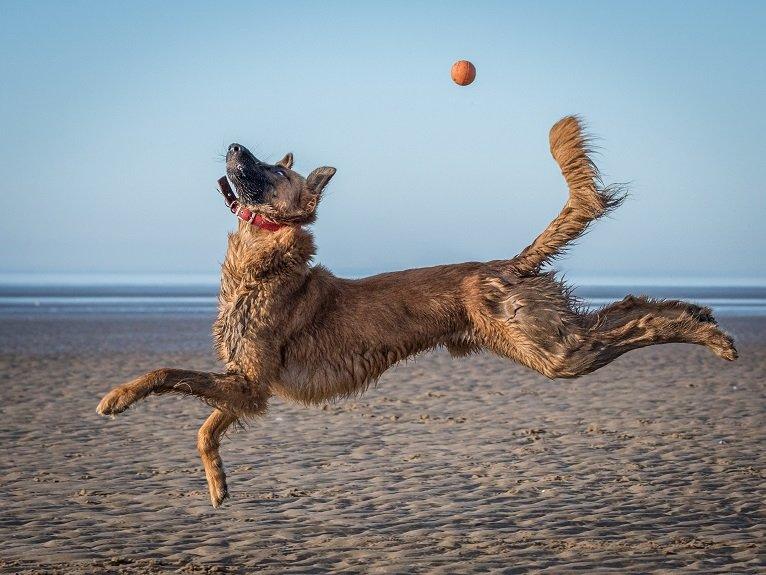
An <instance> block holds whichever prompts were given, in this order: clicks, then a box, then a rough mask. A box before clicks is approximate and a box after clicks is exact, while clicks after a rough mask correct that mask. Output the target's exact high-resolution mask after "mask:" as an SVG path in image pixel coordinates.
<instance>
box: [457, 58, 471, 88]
mask: <svg viewBox="0 0 766 575" xmlns="http://www.w3.org/2000/svg"><path fill="white" fill-rule="evenodd" d="M475 78H476V67H475V66H474V65H473V64H471V63H470V62H469V61H468V60H458V61H457V62H455V63H454V64H452V79H453V80H454V81H455V84H458V85H460V86H467V85H468V84H470V83H471V82H473V81H474V79H475Z"/></svg>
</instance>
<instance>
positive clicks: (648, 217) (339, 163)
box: [0, 0, 766, 280]
mask: <svg viewBox="0 0 766 575" xmlns="http://www.w3.org/2000/svg"><path fill="white" fill-rule="evenodd" d="M123 4H124V5H123ZM764 28H766V3H763V2H726V3H723V2H673V3H666V2H643V1H642V2H619V3H612V2H560V3H559V2H544V3H542V2H497V3H495V2H471V3H467V2H466V3H444V2H438V3H437V2H399V3H397V2H385V3H383V2H381V3H372V2H338V3H333V2H330V3H327V2H322V3H315V2H279V3H258V2H236V1H232V0H230V1H227V2H224V3H220V2H216V3H213V2H209V3H197V2H172V1H168V2H163V3H143V2H138V1H136V2H130V3H116V2H78V1H70V2H21V1H10V0H9V1H5V2H1V3H0V53H2V54H3V56H2V58H0V173H2V181H0V272H2V273H9V272H26V273H33V274H37V273H39V274H43V275H44V274H51V273H64V272H65V273H86V272H87V273H148V274H153V273H195V274H211V275H215V274H216V273H217V272H218V270H219V266H220V262H221V261H222V259H223V256H224V252H225V249H226V235H227V232H229V231H231V230H232V229H234V227H235V221H234V218H233V216H232V215H231V214H230V213H228V212H227V210H226V208H225V207H224V204H223V202H222V200H221V198H220V196H219V195H218V193H217V192H216V188H215V182H216V179H217V178H218V177H220V176H221V175H222V174H223V173H224V164H223V154H224V153H225V151H226V148H227V146H228V144H229V143H231V142H240V143H242V144H244V145H246V146H248V147H249V148H250V149H251V150H252V151H253V152H254V153H255V154H256V155H257V156H258V157H260V158H261V159H263V160H266V161H270V162H274V161H276V160H278V159H279V158H281V157H282V156H283V155H284V154H285V153H286V152H288V151H291V152H293V153H294V154H295V158H296V164H295V169H297V170H298V171H299V172H301V173H303V174H307V173H308V172H309V171H311V170H312V169H314V168H315V167H317V166H321V165H331V166H334V167H336V168H337V169H338V172H337V174H336V176H335V178H334V179H333V181H332V182H331V184H330V185H329V187H328V189H327V192H326V197H325V198H324V200H323V203H322V205H321V207H320V212H319V219H318V222H317V223H316V224H315V225H314V230H315V233H316V236H317V243H318V246H319V250H318V254H317V258H316V261H317V262H320V263H322V264H324V265H326V266H327V267H329V268H330V269H332V270H334V271H335V272H336V273H338V274H339V275H360V274H368V273H377V272H381V271H389V270H393V269H397V268H407V267H415V266H423V265H433V264H439V263H449V262H458V261H463V260H488V259H498V258H506V257H507V258H510V257H512V256H513V255H515V254H516V253H518V252H519V251H520V250H521V249H522V248H523V247H524V246H525V245H527V244H528V243H529V242H530V241H531V240H532V238H534V237H535V236H536V235H537V234H538V233H539V232H540V231H541V230H542V229H543V228H544V227H545V226H546V225H547V223H548V222H549V221H550V220H551V219H552V218H553V217H554V216H555V215H556V214H557V213H558V211H559V210H560V208H561V206H562V205H563V203H564V202H565V200H566V187H565V185H564V182H563V180H562V178H561V176H560V173H559V170H558V168H557V166H556V164H555V163H554V162H553V160H552V159H551V157H550V154H549V152H548V129H549V128H550V126H551V125H552V124H553V123H554V122H555V121H556V120H557V119H559V118H560V117H562V116H565V115H568V114H572V113H576V114H580V115H582V117H583V118H585V120H586V121H587V124H588V126H589V129H590V131H591V132H593V133H594V134H595V135H597V136H598V140H597V144H598V147H599V155H598V157H597V162H598V164H599V166H600V167H601V169H602V172H603V173H604V176H605V179H606V180H607V181H617V182H629V183H630V189H631V196H630V198H629V200H628V201H627V202H626V203H625V204H624V205H623V206H622V207H621V208H620V209H619V210H618V211H617V212H615V213H614V214H613V215H612V216H611V217H610V218H609V219H605V220H603V221H601V222H599V223H598V224H596V225H595V226H594V227H593V229H592V231H591V232H590V233H589V234H588V235H587V236H586V237H585V238H583V239H582V240H581V241H580V242H579V244H578V245H577V246H576V247H575V248H574V249H572V250H571V252H570V255H569V256H568V257H567V258H566V259H564V260H562V261H561V262H559V264H558V267H559V268H560V269H562V270H564V271H565V272H567V273H569V274H572V275H574V276H579V277H607V278H608V277H617V276H622V277H637V276H651V277H655V276H656V277H664V278H675V279H677V280H678V279H680V278H685V277H703V278H707V277H710V278H719V280H720V279H721V278H723V279H724V280H729V279H742V278H746V279H747V278H750V279H752V278H756V279H758V278H766V247H765V246H766V226H765V225H764V216H766V200H765V199H764V196H766V185H765V184H764V182H766V160H765V159H764V156H765V155H766V145H765V144H766V142H765V141H764V135H765V134H766V114H765V113H764V112H765V111H764V105H763V104H764V102H766V59H764V57H763V55H764V54H766V34H764V33H763V30H764ZM458 59H468V60H471V61H472V62H474V64H475V65H476V68H477V78H476V81H475V82H474V83H473V84H472V85H471V86H468V87H459V86H457V85H455V84H453V83H452V82H451V80H450V77H449V72H450V67H451V64H452V62H453V61H455V60H458Z"/></svg>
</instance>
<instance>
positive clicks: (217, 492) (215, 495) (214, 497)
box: [210, 483, 229, 508]
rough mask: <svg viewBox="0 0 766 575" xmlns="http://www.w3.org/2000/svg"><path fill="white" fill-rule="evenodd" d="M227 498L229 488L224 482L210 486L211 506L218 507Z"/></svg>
mask: <svg viewBox="0 0 766 575" xmlns="http://www.w3.org/2000/svg"><path fill="white" fill-rule="evenodd" d="M228 498H229V489H228V488H227V487H226V483H224V484H223V485H218V486H215V487H213V486H212V485H211V486H210V503H212V504H213V507H215V508H218V507H220V506H221V504H222V503H223V502H224V501H225V500H226V499H228Z"/></svg>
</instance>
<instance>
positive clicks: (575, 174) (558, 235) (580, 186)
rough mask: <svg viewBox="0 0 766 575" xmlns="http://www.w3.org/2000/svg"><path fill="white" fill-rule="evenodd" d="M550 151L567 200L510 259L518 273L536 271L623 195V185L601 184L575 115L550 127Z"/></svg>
mask: <svg viewBox="0 0 766 575" xmlns="http://www.w3.org/2000/svg"><path fill="white" fill-rule="evenodd" d="M550 142H551V154H553V158H554V159H555V160H556V163H558V165H559V167H560V168H561V173H562V174H563V175H564V179H565V180H566V182H567V185H568V186H569V200H567V203H566V204H565V205H564V208H563V209H562V210H561V213H559V215H558V216H557V217H556V219H554V220H553V221H552V222H551V223H550V224H548V227H547V228H545V230H544V231H543V233H541V234H540V235H539V236H537V238H535V241H534V242H532V243H531V244H530V245H529V246H527V247H526V248H524V250H523V251H522V252H521V253H520V254H519V255H517V256H516V257H515V258H513V260H511V266H512V267H513V269H514V270H515V271H516V273H518V274H520V275H529V274H534V273H537V272H538V271H539V270H540V268H541V267H542V266H543V265H545V264H546V263H548V262H550V261H551V260H552V259H554V258H555V257H556V256H558V255H561V253H562V252H563V251H564V249H565V248H566V245H567V244H568V243H570V242H571V241H573V240H575V239H577V238H578V237H580V236H581V235H582V234H583V233H585V231H586V230H587V229H588V226H589V225H590V223H591V222H592V221H593V220H596V219H598V218H600V217H601V216H603V215H605V214H607V213H609V212H610V211H611V210H613V209H615V208H616V207H617V206H619V205H620V204H621V203H622V201H623V200H624V199H625V190H624V186H621V185H611V186H604V185H603V184H602V182H601V177H600V175H599V172H598V168H597V167H596V165H595V164H594V163H593V160H592V159H591V157H590V154H591V148H590V147H589V144H590V138H589V137H588V136H587V135H586V134H585V133H584V132H583V128H582V125H581V122H580V119H579V118H578V117H577V116H567V117H566V118H562V119H561V120H559V121H558V122H556V124H555V125H554V126H553V127H552V128H551V132H550Z"/></svg>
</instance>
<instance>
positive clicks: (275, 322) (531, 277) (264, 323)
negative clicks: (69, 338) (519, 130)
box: [98, 117, 736, 506]
mask: <svg viewBox="0 0 766 575" xmlns="http://www.w3.org/2000/svg"><path fill="white" fill-rule="evenodd" d="M550 140H551V151H552V154H553V157H554V159H555V160H556V161H557V162H558V164H559V166H560V167H561V170H562V173H563V175H564V178H565V180H566V182H567V184H568V186H569V192H570V196H569V200H568V202H567V203H566V205H565V206H564V208H563V210H562V211H561V213H560V214H559V216H558V217H557V218H556V219H554V220H553V222H551V224H550V225H549V226H548V227H547V228H546V230H545V231H544V232H543V233H542V234H541V235H540V236H539V237H538V238H537V239H535V241H534V242H533V243H532V244H531V245H530V246H528V247H527V248H525V249H524V250H523V251H522V252H521V253H520V254H519V255H518V256H516V257H515V258H512V259H510V260H498V261H492V262H468V263H462V264H456V265H444V266H436V267H431V268H421V269H412V270H406V271H401V272H394V273H387V274H381V275H377V276H373V277H368V278H364V279H359V280H349V279H342V278H337V277H335V276H334V275H333V274H332V273H330V272H329V271H328V270H327V269H325V268H324V267H322V266H310V265H309V263H310V261H311V259H312V257H313V256H314V252H315V247H314V241H313V236H312V235H311V233H310V232H309V231H308V230H306V229H305V228H304V227H301V226H297V225H293V226H288V227H284V228H282V229H280V230H278V231H276V232H268V231H265V230H262V229H259V228H256V227H253V226H251V225H249V224H247V223H244V222H241V223H239V224H238V226H239V227H238V229H237V231H236V232H235V233H233V234H231V235H230V236H229V245H228V251H227V254H226V259H225V261H224V263H223V266H222V274H221V290H220V296H219V313H218V318H217V320H216V322H215V325H214V327H213V333H214V337H215V341H216V349H217V352H218V355H219V357H220V358H221V360H222V361H223V363H224V365H225V372H224V373H219V374H215V373H204V372H193V371H188V370H179V369H161V370H157V371H154V372H151V373H149V374H146V375H144V376H142V377H140V378H138V379H136V380H133V381H131V382H129V383H127V384H124V385H122V386H120V387H117V388H115V389H114V390H112V391H111V392H110V393H109V394H107V395H106V396H105V397H104V399H102V401H101V403H100V404H99V406H98V411H99V413H101V414H117V413H120V412H122V411H124V410H125V409H127V408H128V407H129V406H130V405H132V404H133V403H135V402H136V401H138V400H139V399H142V398H143V397H146V396H147V395H149V394H165V393H181V394H187V395H194V396H197V397H199V398H201V399H203V400H204V401H206V402H207V403H209V404H210V405H212V406H214V411H213V413H212V414H211V416H210V417H209V418H208V420H207V421H206V422H205V424H204V425H203V426H202V428H201V429H200V431H199V434H198V441H197V444H198V449H199V452H200V456H201V457H202V461H203V464H204V466H205V473H206V476H207V480H208V484H209V489H210V497H211V501H212V503H213V505H214V506H218V505H219V504H220V503H221V502H222V501H223V499H224V498H225V497H226V496H227V494H228V490H227V487H226V478H225V475H224V472H223V464H222V462H221V459H220V456H219V445H220V438H221V436H222V434H223V433H224V432H225V431H226V429H227V428H228V427H229V426H230V425H231V424H232V423H235V422H236V421H240V420H243V419H247V418H251V417H255V416H258V415H261V414H263V413H264V412H265V410H266V408H267V405H268V401H269V399H270V398H271V397H272V396H274V395H276V396H279V397H282V398H286V399H289V400H293V401H297V402H300V403H304V404H317V403H322V402H326V401H330V400H333V399H337V398H341V397H347V396H351V395H355V394H358V393H361V392H363V391H364V390H365V389H366V388H367V387H368V386H369V385H370V384H371V383H373V382H375V381H376V380H377V378H378V377H380V375H381V374H382V373H383V372H385V371H386V370H387V369H388V368H389V367H390V366H392V365H393V364H395V363H397V362H398V361H401V360H403V359H405V358H407V357H410V356H412V355H414V354H417V353H419V352H423V351H426V350H431V349H434V348H437V347H445V348H446V349H448V350H449V351H450V353H452V354H453V355H454V356H461V355H465V354H469V353H472V352H476V351H479V350H489V351H492V352H494V353H496V354H498V355H501V356H504V357H508V358H510V359H512V360H514V361H516V362H518V363H521V364H523V365H525V366H528V367H530V368H532V369H534V370H536V371H538V372H540V373H542V374H543V375H545V376H546V377H549V378H574V377H578V376H581V375H584V374H587V373H590V372H592V371H594V370H596V369H598V368H600V367H602V366H604V365H606V364H607V363H609V362H611V361H612V360H614V359H615V358H617V357H619V356H620V355H622V354H623V353H625V352H627V351H630V350H632V349H637V348H640V347H644V346H648V345H654V344H660V343H670V342H684V343H694V344H699V345H704V346H707V347H708V348H709V349H710V350H711V351H713V352H714V353H715V354H716V355H718V356H719V357H722V358H724V359H727V360H733V359H735V358H736V350H735V349H734V346H733V342H732V340H731V338H730V337H728V336H727V335H726V334H724V333H723V332H721V331H720V330H719V329H718V327H717V325H716V323H715V320H714V319H713V317H712V314H711V312H710V310H709V309H707V308H701V307H699V306H696V305H693V304H689V303H686V302H682V301H658V300H652V299H648V298H645V297H633V296H627V297H626V298H625V299H623V300H622V301H620V302H617V303H615V304H612V305H609V306H606V307H604V308H602V309H600V310H597V311H594V312H590V313H586V312H584V311H583V310H582V309H581V307H580V305H579V304H578V302H577V301H576V300H575V298H574V297H573V296H572V294H571V289H570V288H569V287H567V286H566V285H564V284H563V283H562V282H560V281H558V280H557V279H556V277H555V276H554V274H553V273H552V272H541V269H542V268H543V267H544V265H545V264H546V263H548V262H549V261H551V259H553V258H555V257H556V256H557V255H558V254H560V253H561V251H562V250H563V249H564V248H565V247H566V245H567V244H568V243H569V242H571V241H572V240H575V239H576V238H577V237H579V236H580V235H581V234H582V233H583V232H585V230H586V229H587V227H588V226H589V224H590V223H591V222H592V221H594V220H595V219H597V218H599V217H601V216H603V215H604V214H605V213H607V212H608V211H609V210H611V209H613V208H614V207H616V206H617V205H619V203H620V201H621V198H622V197H623V196H622V193H621V191H620V190H619V188H605V187H603V186H602V185H601V181H600V178H599V175H598V170H597V169H596V166H595V165H594V164H593V162H592V160H591V158H590V155H589V150H588V140H587V138H586V137H585V136H584V135H583V132H582V128H581V125H580V122H579V120H578V119H577V118H576V117H567V118H564V119H562V120H561V121H560V122H558V123H557V124H556V125H555V126H554V127H553V128H552V129H551V135H550ZM277 166H283V167H284V168H285V169H289V168H291V166H292V156H286V157H285V159H284V160H282V162H281V163H278V164H277ZM271 168H273V167H269V169H271ZM321 170H324V171H321ZM327 170H331V172H328V171H327ZM317 172H319V176H317V175H316V173H317ZM333 173H334V170H332V169H331V168H329V169H326V168H323V169H320V171H315V172H314V173H312V174H311V175H310V176H309V178H308V179H307V180H303V179H302V178H300V177H299V176H295V175H294V173H293V172H290V174H288V176H289V178H288V180H289V181H288V182H286V183H284V184H279V185H282V186H291V187H289V188H286V189H285V190H286V191H283V192H280V194H283V195H282V196H279V195H277V200H275V202H274V204H273V205H268V206H256V207H255V208H254V209H258V208H259V207H262V208H263V210H264V211H265V212H264V213H268V214H269V215H270V216H272V217H279V214H280V211H279V209H277V207H275V206H279V205H280V204H279V202H282V203H283V204H284V206H283V209H284V212H285V213H289V214H290V216H289V218H290V220H291V221H298V220H300V218H304V223H308V222H310V221H312V220H313V218H314V215H315V214H314V210H315V209H316V205H317V203H318V201H319V198H320V194H321V189H322V188H323V187H324V186H325V185H326V184H327V181H329V178H330V177H332V174H333ZM328 174H329V176H328ZM312 178H313V180H312ZM317 178H320V180H321V181H319V180H317ZM317 181H318V182H319V183H315V184H312V182H317ZM301 186H302V187H301ZM312 186H313V187H312ZM259 193H260V191H259ZM291 198H292V199H291Z"/></svg>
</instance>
